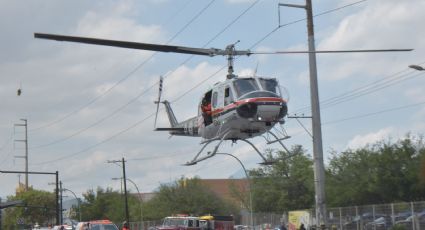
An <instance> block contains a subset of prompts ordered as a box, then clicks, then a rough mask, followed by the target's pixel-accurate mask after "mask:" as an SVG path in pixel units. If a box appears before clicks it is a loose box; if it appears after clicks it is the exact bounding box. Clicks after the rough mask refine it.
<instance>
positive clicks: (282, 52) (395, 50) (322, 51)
mask: <svg viewBox="0 0 425 230" xmlns="http://www.w3.org/2000/svg"><path fill="white" fill-rule="evenodd" d="M412 50H413V49H374V50H317V51H276V52H251V53H250V54H308V53H319V54H320V53H371V52H405V51H412Z"/></svg>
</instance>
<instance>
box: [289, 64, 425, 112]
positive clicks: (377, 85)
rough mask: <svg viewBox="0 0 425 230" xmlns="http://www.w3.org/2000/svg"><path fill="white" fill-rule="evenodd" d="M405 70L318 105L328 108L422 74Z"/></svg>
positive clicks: (303, 108)
mask: <svg viewBox="0 0 425 230" xmlns="http://www.w3.org/2000/svg"><path fill="white" fill-rule="evenodd" d="M407 70H408V69H405V70H402V71H399V72H397V73H395V74H392V75H390V76H388V77H384V78H381V79H379V80H377V81H375V82H372V83H370V84H368V85H365V86H362V87H359V88H356V89H353V90H350V91H347V92H345V93H342V94H340V95H337V96H334V97H331V98H328V99H326V100H323V101H321V102H320V105H321V107H322V109H324V108H329V107H331V106H334V105H337V104H340V103H343V102H347V101H351V100H353V99H356V98H358V97H361V96H364V95H368V94H371V93H375V92H377V91H379V90H382V89H385V88H388V87H390V86H392V85H395V84H398V83H401V82H402V81H406V80H410V79H413V78H415V77H418V76H420V75H422V74H423V73H417V74H414V75H411V74H412V73H415V72H417V71H415V70H412V71H411V72H409V73H403V72H406V71H407ZM401 73H403V75H401V76H397V75H398V74H401ZM310 108H311V107H310V106H305V107H302V108H300V109H296V110H295V113H303V112H307V111H308V110H309V109H310Z"/></svg>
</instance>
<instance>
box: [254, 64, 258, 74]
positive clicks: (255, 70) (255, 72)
mask: <svg viewBox="0 0 425 230" xmlns="http://www.w3.org/2000/svg"><path fill="white" fill-rule="evenodd" d="M258 64H259V62H258V61H257V65H256V66H255V69H254V77H257V70H258Z"/></svg>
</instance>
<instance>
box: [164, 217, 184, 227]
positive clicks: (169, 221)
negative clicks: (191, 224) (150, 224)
mask: <svg viewBox="0 0 425 230" xmlns="http://www.w3.org/2000/svg"><path fill="white" fill-rule="evenodd" d="M184 222H185V221H184V219H182V218H166V219H165V220H164V226H185V223H184Z"/></svg>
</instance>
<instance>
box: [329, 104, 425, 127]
mask: <svg viewBox="0 0 425 230" xmlns="http://www.w3.org/2000/svg"><path fill="white" fill-rule="evenodd" d="M423 104H425V101H423V102H419V103H414V104H409V105H404V106H399V107H394V108H389V109H384V110H380V111H377V112H373V113H366V114H361V115H357V116H352V117H347V118H342V119H338V120H333V121H328V122H325V123H323V124H324V125H328V124H334V123H339V122H343V121H348V120H353V119H358V118H363V117H370V116H373V115H378V114H382V113H387V112H392V111H397V110H402V109H408V108H412V107H416V106H419V105H423Z"/></svg>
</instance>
